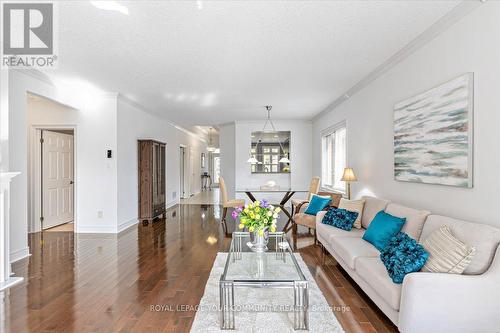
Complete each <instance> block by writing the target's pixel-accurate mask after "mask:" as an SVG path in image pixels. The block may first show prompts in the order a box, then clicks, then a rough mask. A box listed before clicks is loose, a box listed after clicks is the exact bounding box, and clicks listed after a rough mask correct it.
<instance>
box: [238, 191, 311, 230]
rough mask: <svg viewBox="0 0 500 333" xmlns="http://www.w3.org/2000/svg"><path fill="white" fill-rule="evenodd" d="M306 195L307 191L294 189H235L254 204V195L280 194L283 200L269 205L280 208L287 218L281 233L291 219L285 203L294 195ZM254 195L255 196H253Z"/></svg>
mask: <svg viewBox="0 0 500 333" xmlns="http://www.w3.org/2000/svg"><path fill="white" fill-rule="evenodd" d="M301 192H304V193H308V192H309V190H306V189H296V188H281V187H276V188H262V187H255V188H239V189H238V188H237V189H236V193H245V194H246V195H247V197H248V198H249V199H250V200H251V201H252V202H255V201H256V200H257V199H256V198H255V195H257V194H259V195H260V194H262V193H270V194H275V193H280V194H283V198H282V199H281V201H280V202H279V203H271V204H272V205H275V206H278V207H280V208H281V211H282V212H283V213H284V214H285V215H286V216H287V218H288V220H287V222H286V224H285V226H284V227H283V231H284V232H286V230H287V227H288V225H289V224H290V222H291V221H292V219H293V216H292V214H291V213H290V211H288V209H287V208H286V207H285V206H286V204H287V202H288V201H290V199H291V198H292V197H293V195H294V194H295V193H301ZM254 194H255V195H254Z"/></svg>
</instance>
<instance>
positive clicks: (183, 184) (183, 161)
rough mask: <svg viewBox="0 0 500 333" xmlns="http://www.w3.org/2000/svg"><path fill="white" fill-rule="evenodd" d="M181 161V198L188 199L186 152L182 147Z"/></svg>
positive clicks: (180, 152) (180, 151)
mask: <svg viewBox="0 0 500 333" xmlns="http://www.w3.org/2000/svg"><path fill="white" fill-rule="evenodd" d="M179 161H180V179H179V184H180V197H181V199H185V198H186V190H185V188H186V172H185V170H186V167H185V166H186V150H185V149H184V147H180V150H179Z"/></svg>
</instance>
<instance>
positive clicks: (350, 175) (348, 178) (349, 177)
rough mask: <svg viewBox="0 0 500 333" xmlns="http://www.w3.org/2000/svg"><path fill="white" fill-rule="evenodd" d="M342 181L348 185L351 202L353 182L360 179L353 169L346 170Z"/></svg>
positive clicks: (348, 197) (348, 196)
mask: <svg viewBox="0 0 500 333" xmlns="http://www.w3.org/2000/svg"><path fill="white" fill-rule="evenodd" d="M340 180H341V181H344V182H346V185H347V199H349V200H351V182H355V181H357V180H358V179H357V178H356V175H355V174H354V170H353V169H352V168H344V174H343V175H342V179H340Z"/></svg>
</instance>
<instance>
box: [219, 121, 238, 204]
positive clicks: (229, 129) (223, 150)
mask: <svg viewBox="0 0 500 333" xmlns="http://www.w3.org/2000/svg"><path fill="white" fill-rule="evenodd" d="M234 141H235V125H234V123H230V124H224V125H222V126H220V130H219V148H220V175H221V177H222V178H224V181H225V182H226V187H227V195H228V197H229V198H234V195H235V193H234V189H235V186H236V181H235V162H234V161H235V154H236V146H235V142H234Z"/></svg>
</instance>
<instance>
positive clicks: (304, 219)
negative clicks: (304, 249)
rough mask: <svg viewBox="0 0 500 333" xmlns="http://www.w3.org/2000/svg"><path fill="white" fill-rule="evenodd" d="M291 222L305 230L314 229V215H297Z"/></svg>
mask: <svg viewBox="0 0 500 333" xmlns="http://www.w3.org/2000/svg"><path fill="white" fill-rule="evenodd" d="M293 221H294V222H295V223H297V224H298V225H302V226H304V227H307V228H314V229H315V228H316V216H314V215H309V214H306V213H297V214H295V215H294V216H293Z"/></svg>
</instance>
